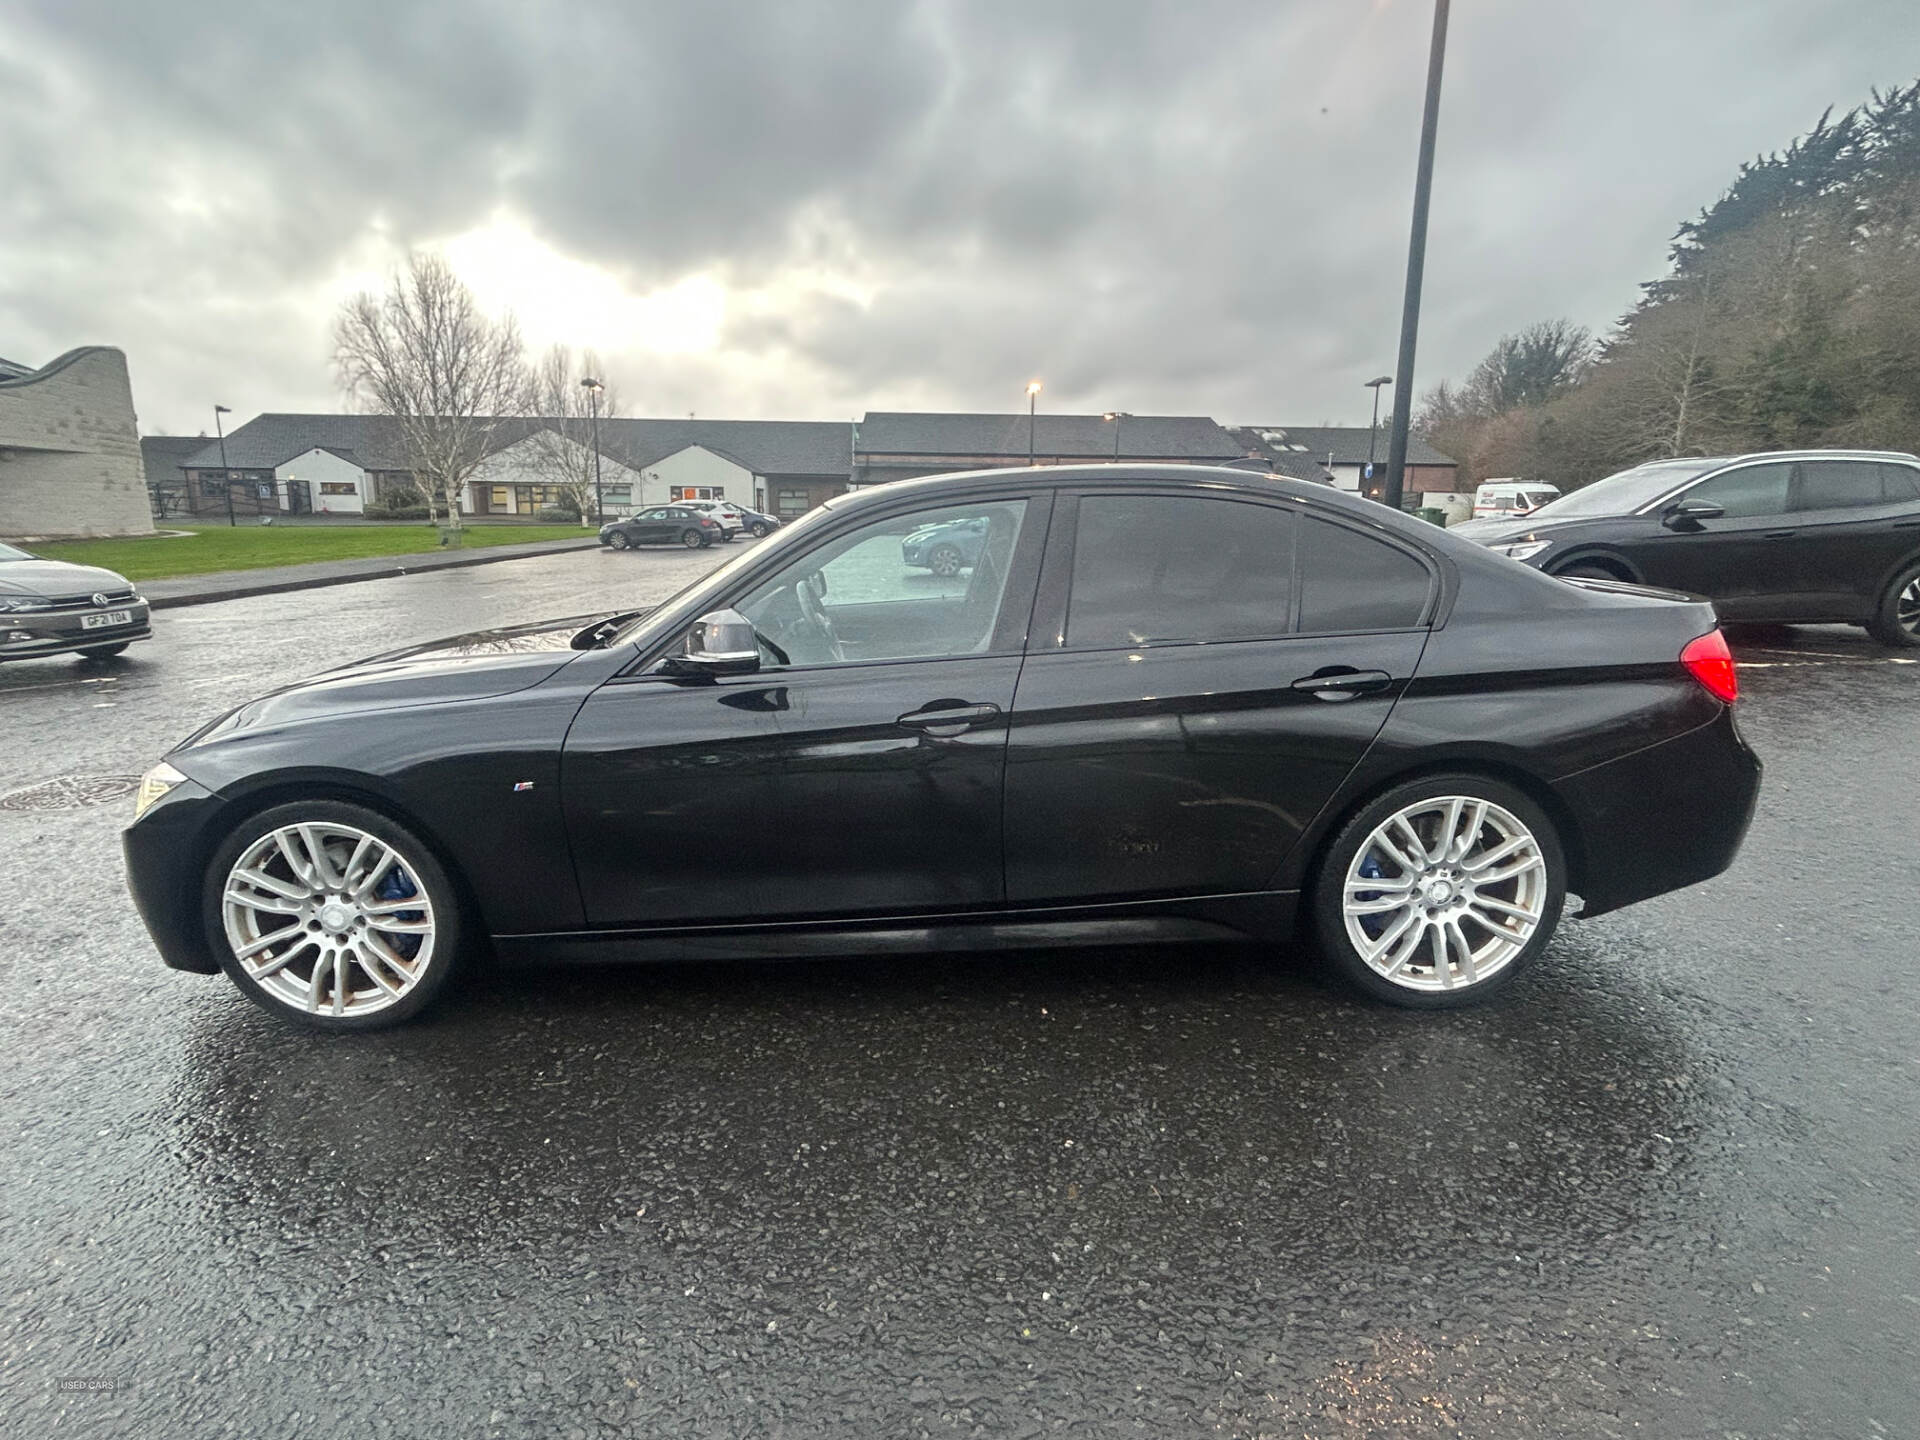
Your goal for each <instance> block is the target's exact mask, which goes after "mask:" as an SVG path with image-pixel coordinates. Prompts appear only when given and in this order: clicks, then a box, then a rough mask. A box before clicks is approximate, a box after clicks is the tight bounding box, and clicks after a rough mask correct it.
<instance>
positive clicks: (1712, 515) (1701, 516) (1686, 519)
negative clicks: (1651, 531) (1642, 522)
mask: <svg viewBox="0 0 1920 1440" xmlns="http://www.w3.org/2000/svg"><path fill="white" fill-rule="evenodd" d="M1726 513H1727V511H1726V507H1725V506H1721V505H1716V504H1714V503H1713V502H1712V501H1711V500H1682V501H1679V502H1678V503H1676V504H1673V505H1669V506H1668V507H1667V508H1666V509H1665V510H1664V511H1662V512H1661V515H1660V523H1661V524H1662V525H1664V526H1666V527H1667V528H1668V529H1669V530H1697V529H1699V528H1700V522H1701V521H1702V520H1718V519H1719V518H1720V517H1721V516H1722V515H1724V514H1726Z"/></svg>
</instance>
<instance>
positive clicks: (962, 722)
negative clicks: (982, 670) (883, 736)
mask: <svg viewBox="0 0 1920 1440" xmlns="http://www.w3.org/2000/svg"><path fill="white" fill-rule="evenodd" d="M999 714H1000V707H999V706H998V705H947V706H937V707H936V706H928V707H927V708H926V709H925V710H911V711H909V712H907V713H906V714H905V715H902V716H901V717H900V718H899V719H898V720H895V721H894V722H893V723H894V724H896V725H904V726H905V727H906V728H907V729H909V730H924V731H926V732H927V733H928V734H929V735H958V734H960V733H961V732H962V731H964V730H966V729H968V728H970V727H971V726H974V725H979V724H983V723H984V722H986V721H988V720H992V719H994V718H995V717H997V716H998V715H999Z"/></svg>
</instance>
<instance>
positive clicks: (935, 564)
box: [927, 545, 962, 575]
mask: <svg viewBox="0 0 1920 1440" xmlns="http://www.w3.org/2000/svg"><path fill="white" fill-rule="evenodd" d="M961 563H962V557H961V555H960V551H959V549H958V548H956V547H955V546H952V545H936V546H934V547H933V553H932V554H931V555H929V556H927V568H928V569H929V570H931V571H932V572H933V573H934V574H936V575H958V574H959V573H960V566H961Z"/></svg>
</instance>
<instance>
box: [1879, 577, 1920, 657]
mask: <svg viewBox="0 0 1920 1440" xmlns="http://www.w3.org/2000/svg"><path fill="white" fill-rule="evenodd" d="M1867 633H1868V634H1869V635H1871V636H1873V638H1874V639H1876V640H1878V641H1879V642H1880V643H1881V644H1882V645H1895V646H1900V647H1902V648H1905V647H1908V646H1913V645H1920V565H1909V566H1908V567H1907V568H1906V569H1905V570H1902V571H1901V572H1900V573H1899V574H1898V575H1896V576H1894V577H1893V583H1892V584H1890V585H1888V586H1887V588H1886V592H1885V593H1884V594H1883V595H1881V597H1880V604H1879V605H1878V606H1877V607H1876V608H1875V609H1874V612H1873V619H1871V620H1870V621H1868V622H1867Z"/></svg>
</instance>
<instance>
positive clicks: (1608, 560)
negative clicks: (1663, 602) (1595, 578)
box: [1546, 545, 1646, 585]
mask: <svg viewBox="0 0 1920 1440" xmlns="http://www.w3.org/2000/svg"><path fill="white" fill-rule="evenodd" d="M1575 565H1598V566H1601V567H1602V568H1604V569H1607V570H1611V571H1612V572H1613V575H1614V578H1615V579H1616V580H1624V581H1626V582H1627V583H1628V584H1631V585H1643V584H1645V583H1646V580H1645V577H1644V576H1642V575H1641V573H1640V569H1639V567H1638V566H1636V565H1635V564H1634V563H1633V562H1632V561H1631V560H1629V559H1627V557H1626V556H1624V555H1622V554H1621V553H1620V552H1619V551H1617V550H1610V549H1608V548H1607V547H1606V546H1604V545H1588V546H1584V547H1582V548H1581V549H1578V550H1572V551H1569V552H1568V553H1567V554H1565V555H1557V556H1555V557H1554V561H1553V563H1552V564H1551V565H1549V566H1547V567H1546V573H1547V574H1549V575H1564V574H1566V573H1567V571H1568V570H1570V569H1572V568H1573V567H1574V566H1575Z"/></svg>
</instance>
